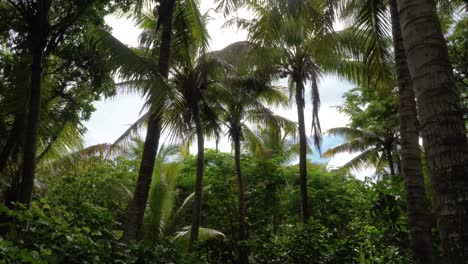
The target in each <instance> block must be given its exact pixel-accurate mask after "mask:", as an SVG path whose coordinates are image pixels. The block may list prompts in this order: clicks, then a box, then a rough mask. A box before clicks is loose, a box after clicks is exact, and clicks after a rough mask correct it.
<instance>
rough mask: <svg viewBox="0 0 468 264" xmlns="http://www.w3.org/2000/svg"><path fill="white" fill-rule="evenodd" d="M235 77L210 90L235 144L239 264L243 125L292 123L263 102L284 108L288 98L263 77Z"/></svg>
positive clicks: (243, 229) (243, 235)
mask: <svg viewBox="0 0 468 264" xmlns="http://www.w3.org/2000/svg"><path fill="white" fill-rule="evenodd" d="M236 70H237V72H234V75H228V76H226V79H225V80H224V81H223V86H222V87H219V89H212V90H211V94H210V96H213V97H215V98H217V99H218V101H219V105H218V109H217V110H215V111H216V113H217V114H218V115H219V118H220V119H221V120H222V123H223V124H224V125H225V126H226V127H227V129H228V135H229V138H230V139H231V141H232V142H233V145H234V160H235V167H236V174H237V179H238V184H239V189H238V195H239V197H238V206H239V242H240V248H239V262H240V263H248V251H247V250H246V248H245V245H243V244H242V243H244V241H245V240H246V239H247V223H246V220H245V218H246V215H245V212H246V207H245V183H244V176H243V174H242V167H241V160H240V155H241V142H242V141H243V140H244V138H245V131H246V129H248V128H247V126H246V124H245V123H246V122H257V123H263V124H266V125H268V126H277V127H288V128H289V129H291V128H292V127H294V126H295V124H294V123H292V122H291V121H289V120H288V119H286V118H283V117H280V116H278V115H275V114H274V113H273V112H272V111H271V110H269V109H268V108H267V107H266V106H265V105H264V103H269V104H274V105H287V103H288V99H287V97H286V96H285V95H284V94H283V93H282V91H281V90H280V89H278V88H275V87H272V86H271V85H270V82H269V80H268V79H265V76H262V75H260V76H256V75H253V74H248V73H247V74H245V75H240V74H242V71H243V69H242V68H238V69H236Z"/></svg>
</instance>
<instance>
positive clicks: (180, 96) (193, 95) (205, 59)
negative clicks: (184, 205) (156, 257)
mask: <svg viewBox="0 0 468 264" xmlns="http://www.w3.org/2000/svg"><path fill="white" fill-rule="evenodd" d="M195 59H196V60H195ZM221 72H222V64H221V63H220V62H219V60H217V59H216V58H215V57H213V56H208V55H207V54H202V55H201V56H200V57H199V58H194V57H192V59H185V60H183V61H181V62H180V63H178V64H177V66H175V67H173V78H172V79H171V83H172V84H173V85H174V93H173V94H172V96H170V101H171V106H169V108H170V110H169V111H168V112H167V113H166V115H165V117H164V119H165V120H167V122H168V126H170V127H172V128H173V129H172V133H173V134H179V135H185V137H187V136H188V137H189V136H190V135H191V134H192V135H193V133H195V135H196V138H197V172H196V180H195V200H194V204H193V212H192V225H191V232H190V240H189V248H188V250H189V252H191V251H192V249H193V243H194V242H195V241H196V240H197V239H198V233H199V232H198V231H199V227H200V222H201V221H200V220H201V219H200V217H201V205H202V188H203V170H204V163H205V159H204V151H205V149H204V137H205V136H210V135H212V136H214V135H215V133H216V131H217V130H218V129H219V128H218V125H217V117H216V116H215V114H214V112H213V111H212V110H211V109H210V104H212V102H207V101H206V99H205V96H204V94H205V93H206V92H207V90H208V89H210V86H212V85H214V84H215V83H216V82H217V81H218V80H216V78H217V76H218V77H219V76H220V73H221Z"/></svg>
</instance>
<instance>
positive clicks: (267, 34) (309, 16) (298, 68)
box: [231, 1, 337, 222]
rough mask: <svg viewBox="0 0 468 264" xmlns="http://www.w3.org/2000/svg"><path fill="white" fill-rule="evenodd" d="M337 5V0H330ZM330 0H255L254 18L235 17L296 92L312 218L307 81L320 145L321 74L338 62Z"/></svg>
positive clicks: (304, 200)
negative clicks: (308, 170)
mask: <svg viewBox="0 0 468 264" xmlns="http://www.w3.org/2000/svg"><path fill="white" fill-rule="evenodd" d="M330 5H331V6H333V3H332V2H330ZM329 7H330V6H329V5H325V4H324V3H322V2H320V1H319V2H312V1H285V2H280V1H273V2H268V3H263V2H262V3H253V4H251V6H250V8H251V9H252V10H253V12H254V14H255V18H254V19H253V20H252V21H245V20H239V19H237V20H233V21H232V22H231V23H237V25H238V26H240V27H243V28H246V29H247V30H248V31H249V40H250V41H251V42H252V43H253V44H254V46H255V50H256V53H257V54H258V59H259V60H260V61H261V63H260V64H262V65H266V66H267V68H268V69H267V71H269V72H272V73H273V74H277V76H279V77H283V78H284V77H288V78H289V83H290V93H291V97H292V95H294V97H295V101H296V106H297V113H298V123H299V142H300V146H301V151H300V155H299V168H300V170H299V178H300V186H301V188H300V189H301V215H302V217H301V220H302V222H307V220H308V218H309V211H308V207H307V162H306V159H307V149H308V147H307V145H308V143H307V136H306V130H305V119H304V107H305V102H306V101H305V95H306V88H305V85H306V84H307V83H310V91H311V99H312V133H313V138H314V143H315V145H316V146H317V148H318V149H319V150H320V145H321V128H320V122H319V119H318V112H319V107H320V96H319V85H318V83H319V80H320V77H321V75H322V74H323V73H324V72H325V71H327V70H334V69H335V66H336V65H337V60H336V54H334V49H333V45H331V44H332V43H333V34H329V33H330V32H331V31H332V17H333V15H332V14H331V13H330V10H331V9H329Z"/></svg>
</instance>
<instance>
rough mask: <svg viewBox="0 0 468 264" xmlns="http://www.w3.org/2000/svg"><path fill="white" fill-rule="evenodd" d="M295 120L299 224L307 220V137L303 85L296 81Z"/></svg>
mask: <svg viewBox="0 0 468 264" xmlns="http://www.w3.org/2000/svg"><path fill="white" fill-rule="evenodd" d="M296 105H297V119H298V122H299V185H300V189H301V222H302V223H307V221H308V220H309V208H308V205H307V199H308V196H307V136H306V131H305V121H304V84H303V82H302V81H301V80H299V79H297V80H296Z"/></svg>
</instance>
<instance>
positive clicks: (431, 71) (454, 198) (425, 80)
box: [397, 0, 468, 263]
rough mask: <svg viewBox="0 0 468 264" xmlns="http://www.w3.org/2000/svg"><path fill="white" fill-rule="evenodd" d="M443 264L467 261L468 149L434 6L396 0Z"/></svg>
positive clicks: (424, 1) (420, 0)
mask: <svg viewBox="0 0 468 264" xmlns="http://www.w3.org/2000/svg"><path fill="white" fill-rule="evenodd" d="M397 3H398V12H399V17H400V26H401V31H402V39H403V44H404V47H405V50H406V53H407V60H408V66H409V70H410V74H411V79H412V84H413V89H414V91H415V94H416V99H417V105H418V115H419V118H420V122H421V135H422V138H423V141H424V148H425V150H426V155H427V163H428V168H429V175H430V177H431V185H432V189H433V191H432V192H433V206H434V212H435V214H436V217H437V224H438V227H439V233H440V238H441V242H442V246H443V249H444V255H445V262H447V263H466V260H467V259H468V210H467V208H468V143H467V138H466V128H465V124H464V121H463V115H462V111H461V109H460V104H459V98H458V94H457V90H456V87H455V85H454V82H453V79H454V78H453V72H452V67H451V65H450V61H449V59H448V51H447V46H446V41H445V39H444V37H443V35H442V30H441V27H440V23H439V20H438V17H437V13H436V5H435V2H434V1H433V0H397Z"/></svg>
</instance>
